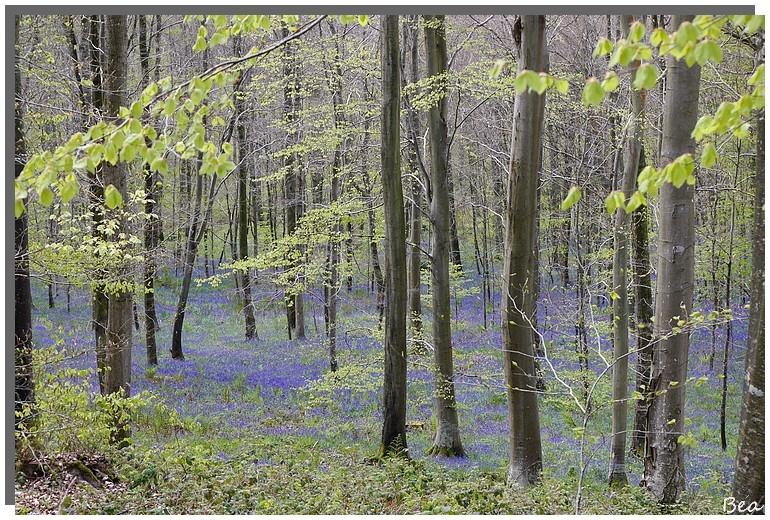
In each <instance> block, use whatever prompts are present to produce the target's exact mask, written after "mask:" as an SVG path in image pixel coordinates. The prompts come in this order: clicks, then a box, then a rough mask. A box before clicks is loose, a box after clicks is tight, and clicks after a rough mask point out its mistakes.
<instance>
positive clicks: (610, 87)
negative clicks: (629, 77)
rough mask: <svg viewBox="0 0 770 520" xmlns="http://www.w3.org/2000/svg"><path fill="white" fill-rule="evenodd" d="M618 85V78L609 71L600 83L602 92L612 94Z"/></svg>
mask: <svg viewBox="0 0 770 520" xmlns="http://www.w3.org/2000/svg"><path fill="white" fill-rule="evenodd" d="M619 84H620V78H619V77H618V75H617V74H615V73H614V72H613V71H611V70H609V71H607V74H606V75H605V76H604V81H602V88H603V89H604V91H605V92H613V91H614V90H616V89H617V88H618V85H619Z"/></svg>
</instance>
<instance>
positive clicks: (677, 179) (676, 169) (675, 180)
mask: <svg viewBox="0 0 770 520" xmlns="http://www.w3.org/2000/svg"><path fill="white" fill-rule="evenodd" d="M669 167H670V175H671V184H673V185H674V187H675V188H681V187H682V185H683V184H684V183H685V181H686V180H687V177H688V175H687V169H686V168H685V167H684V164H682V163H681V162H679V161H674V162H673V163H671V164H670V165H669ZM667 168H668V167H667Z"/></svg>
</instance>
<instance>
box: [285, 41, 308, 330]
mask: <svg viewBox="0 0 770 520" xmlns="http://www.w3.org/2000/svg"><path fill="white" fill-rule="evenodd" d="M288 35H289V29H288V27H284V28H283V36H284V38H285V37H287V36H288ZM283 49H284V51H283V52H284V60H285V61H284V67H283V75H284V81H285V85H284V97H283V112H284V119H285V120H286V122H287V124H288V127H289V135H288V136H287V145H288V146H293V145H295V144H297V142H298V138H299V136H298V128H297V118H298V116H299V114H298V112H299V109H300V104H301V99H300V94H299V77H298V70H297V67H298V64H297V55H296V53H297V51H296V42H289V43H287V44H286V45H284V48H283ZM298 162H299V161H298V157H297V154H296V152H293V153H291V154H290V155H288V156H287V157H286V159H285V161H284V168H285V169H286V178H285V181H284V190H285V193H286V234H287V235H293V234H294V232H295V230H296V229H297V223H298V221H299V219H300V217H301V211H302V209H301V208H302V184H303V183H302V181H301V178H300V177H301V175H302V174H301V172H300V166H299V164H298ZM297 248H299V246H297ZM292 267H293V268H295V269H296V268H297V267H298V266H297V264H296V263H295V264H294V265H292ZM285 298H286V319H287V326H288V333H289V338H291V335H292V331H295V336H296V337H297V338H303V337H305V333H304V328H305V325H304V313H303V308H302V306H303V298H302V292H301V291H297V289H296V288H294V289H290V290H289V291H287V293H286V296H285Z"/></svg>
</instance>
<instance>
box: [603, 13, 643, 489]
mask: <svg viewBox="0 0 770 520" xmlns="http://www.w3.org/2000/svg"><path fill="white" fill-rule="evenodd" d="M620 21H621V26H622V28H623V29H622V32H623V36H624V37H626V36H627V35H628V29H629V27H630V25H631V24H632V23H634V21H635V19H634V17H633V16H622V17H621V19H620ZM629 73H630V79H629V81H630V82H631V83H633V81H634V78H635V77H636V67H635V66H629ZM643 103H644V101H643V99H642V93H641V92H640V91H638V90H634V89H633V88H632V90H631V107H632V114H631V122H630V124H629V126H628V128H627V130H626V132H627V134H626V137H625V143H624V145H623V150H624V153H625V158H624V161H623V163H624V169H623V177H622V179H621V180H620V186H619V188H620V189H621V190H622V192H623V195H624V196H625V198H626V200H628V198H629V197H631V193H632V192H633V189H634V184H635V180H636V172H637V171H638V170H639V157H640V148H641V143H640V138H641V135H640V134H641V121H640V119H641V116H642V111H643V109H644V105H643ZM629 220H630V219H629V217H628V214H627V213H626V211H625V209H623V208H617V209H616V210H615V229H614V234H615V251H614V258H613V264H612V287H613V289H612V290H613V295H612V316H613V320H612V323H613V326H612V338H613V360H612V362H613V365H612V443H611V446H610V472H609V483H610V486H616V485H617V486H625V485H627V484H628V476H627V475H626V438H627V435H628V432H627V428H628V427H627V424H628V400H627V398H628V329H629V326H628V323H629V305H628V257H629V253H628V246H629V236H628V235H629V230H628V225H629Z"/></svg>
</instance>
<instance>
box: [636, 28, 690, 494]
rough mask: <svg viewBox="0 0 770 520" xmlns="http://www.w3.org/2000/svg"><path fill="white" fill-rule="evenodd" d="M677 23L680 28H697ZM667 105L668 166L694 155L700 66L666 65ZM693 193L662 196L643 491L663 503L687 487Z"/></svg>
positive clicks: (664, 155)
mask: <svg viewBox="0 0 770 520" xmlns="http://www.w3.org/2000/svg"><path fill="white" fill-rule="evenodd" d="M692 18H693V17H692V16H675V17H674V26H675V27H679V25H680V24H681V23H682V22H685V21H690V20H692ZM666 69H667V71H668V78H667V85H666V98H665V99H666V103H665V108H664V115H663V145H662V150H661V162H663V163H669V162H672V161H673V160H674V159H676V158H677V157H679V156H680V155H682V154H685V153H691V154H694V152H695V141H694V139H693V138H692V136H691V133H692V130H693V128H694V127H695V123H696V121H697V118H698V92H699V86H700V66H698V65H697V64H696V65H693V66H692V67H687V65H686V64H685V63H684V61H677V60H676V59H674V58H673V57H672V56H669V57H668V58H667V63H666ZM694 192H695V190H694V187H693V186H691V185H689V184H687V183H684V184H683V185H682V186H681V187H679V188H676V187H674V186H673V184H671V183H666V184H665V185H663V186H662V187H661V189H660V213H659V214H660V216H659V222H660V228H659V235H658V272H657V284H656V290H655V327H654V336H655V341H656V344H655V348H654V351H653V357H652V376H651V382H650V390H649V392H650V393H651V396H652V397H651V401H650V410H649V427H648V428H647V450H646V452H645V458H644V484H645V485H646V487H647V489H649V490H650V491H651V492H652V493H653V495H654V496H655V497H656V498H657V499H658V500H659V501H660V502H662V503H667V504H670V503H674V502H676V501H678V500H679V498H680V496H681V493H682V491H683V490H684V486H685V474H684V446H683V445H682V444H680V443H679V442H678V438H679V436H680V435H683V434H684V418H685V413H684V408H685V388H686V386H687V385H686V380H687V356H688V351H689V347H690V331H689V330H688V327H687V326H686V325H685V326H681V324H680V322H681V321H685V322H686V321H687V320H688V319H689V316H690V313H691V312H692V300H693V285H694V270H695V256H694V247H695V228H694V213H695V204H694Z"/></svg>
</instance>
